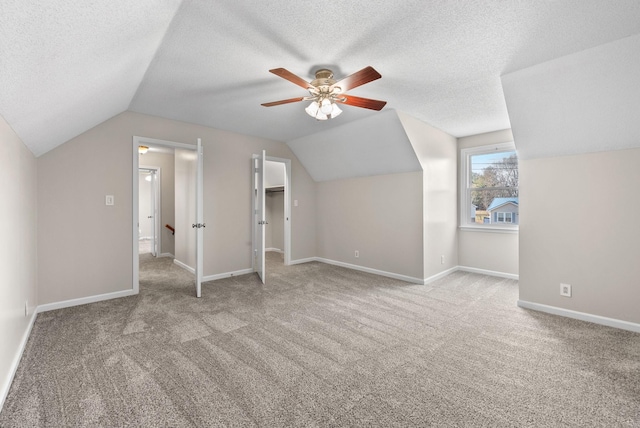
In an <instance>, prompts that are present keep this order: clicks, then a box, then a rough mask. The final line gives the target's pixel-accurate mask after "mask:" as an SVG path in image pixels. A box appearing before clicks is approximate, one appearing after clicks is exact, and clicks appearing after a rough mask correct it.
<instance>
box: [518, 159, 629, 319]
mask: <svg viewBox="0 0 640 428" xmlns="http://www.w3.org/2000/svg"><path fill="white" fill-rule="evenodd" d="M639 165H640V149H627V150H618V151H610V152H600V153H590V154H582V155H573V156H560V157H550V158H540V159H530V160H524V161H521V162H520V177H521V185H520V189H521V198H520V202H521V206H520V299H521V300H524V301H528V302H534V303H541V304H545V305H550V306H555V307H559V308H564V309H570V310H574V311H579V312H585V313H589V314H594V315H600V316H604V317H609V318H614V319H620V320H624V321H629V322H634V323H640V310H639V309H638V302H640V263H638V260H639V255H640V252H639V248H640V246H639V243H640V228H638V226H637V219H636V217H637V213H638V212H640V198H638V197H637V193H638V184H639V183H640V168H638V166H639ZM561 282H562V283H567V284H571V285H572V287H573V290H572V291H573V296H572V297H571V298H566V297H562V296H560V283H561Z"/></svg>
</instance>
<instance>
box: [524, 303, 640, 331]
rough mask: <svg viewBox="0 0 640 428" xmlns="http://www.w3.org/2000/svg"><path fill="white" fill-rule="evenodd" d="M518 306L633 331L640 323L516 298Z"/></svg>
mask: <svg viewBox="0 0 640 428" xmlns="http://www.w3.org/2000/svg"><path fill="white" fill-rule="evenodd" d="M518 306H519V307H521V308H524V309H531V310H534V311H538V312H545V313H548V314H552V315H560V316H563V317H567V318H573V319H576V320H580V321H587V322H590V323H594V324H600V325H604V326H607V327H614V328H619V329H621V330H628V331H633V332H635V333H640V324H636V323H633V322H629V321H623V320H619V319H615V318H608V317H603V316H600V315H593V314H588V313H585V312H578V311H573V310H571V309H564V308H559V307H557V306H549V305H543V304H542V303H534V302H528V301H526V300H518Z"/></svg>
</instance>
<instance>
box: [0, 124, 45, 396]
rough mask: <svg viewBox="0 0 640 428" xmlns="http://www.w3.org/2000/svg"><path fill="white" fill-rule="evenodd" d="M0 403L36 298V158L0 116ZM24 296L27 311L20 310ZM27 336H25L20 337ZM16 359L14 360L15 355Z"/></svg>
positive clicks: (36, 301)
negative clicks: (26, 314)
mask: <svg viewBox="0 0 640 428" xmlns="http://www.w3.org/2000/svg"><path fill="white" fill-rule="evenodd" d="M0 183H2V185H1V186H0V201H2V202H1V204H2V207H1V208H0V224H1V225H2V226H3V227H2V245H0V314H2V321H1V322H0V408H1V406H2V404H3V402H4V399H5V396H6V393H7V392H8V391H9V386H10V385H9V382H10V380H11V379H10V376H11V374H12V369H13V368H15V367H14V366H13V364H14V362H15V363H16V364H17V360H16V358H18V357H19V354H18V351H19V350H20V346H21V343H22V340H23V338H24V335H25V334H26V332H27V330H28V328H29V324H30V321H31V319H32V316H33V312H34V310H35V307H36V306H37V304H38V299H37V275H36V272H37V266H36V264H37V246H36V244H37V240H36V236H37V222H36V217H37V216H36V212H37V202H36V201H37V174H36V158H35V157H34V156H33V154H32V153H31V152H30V151H29V149H27V147H26V146H25V145H24V144H23V143H22V141H21V140H20V138H18V136H17V135H16V134H15V133H14V132H13V130H12V129H11V128H10V127H9V125H8V124H7V123H6V122H5V120H4V118H3V117H2V116H0ZM27 301H28V306H29V308H28V312H29V316H25V303H26V302H27ZM25 339H26V338H25ZM14 360H15V361H14Z"/></svg>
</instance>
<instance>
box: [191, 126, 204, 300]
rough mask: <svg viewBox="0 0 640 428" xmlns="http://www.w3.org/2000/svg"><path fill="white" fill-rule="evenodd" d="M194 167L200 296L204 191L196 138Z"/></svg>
mask: <svg viewBox="0 0 640 428" xmlns="http://www.w3.org/2000/svg"><path fill="white" fill-rule="evenodd" d="M196 151H197V167H196V222H195V224H194V225H193V227H194V228H195V229H196V297H202V272H203V270H204V266H203V265H204V254H203V253H204V251H203V250H204V227H205V224H204V207H203V205H204V192H203V181H204V174H203V159H202V156H203V152H202V141H201V140H200V138H198V148H197V150H196Z"/></svg>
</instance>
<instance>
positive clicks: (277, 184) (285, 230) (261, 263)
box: [252, 151, 291, 283]
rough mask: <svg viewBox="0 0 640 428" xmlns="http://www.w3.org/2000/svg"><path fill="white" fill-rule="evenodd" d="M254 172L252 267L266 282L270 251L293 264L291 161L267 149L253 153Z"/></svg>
mask: <svg viewBox="0 0 640 428" xmlns="http://www.w3.org/2000/svg"><path fill="white" fill-rule="evenodd" d="M252 171H253V177H252V183H253V184H252V194H253V198H252V199H253V215H252V218H253V222H252V236H253V245H252V267H253V270H254V271H255V272H257V273H258V276H259V277H260V279H261V280H262V282H263V283H264V282H265V278H266V271H265V269H266V267H265V260H266V259H267V253H270V254H269V255H270V257H268V259H269V261H270V262H271V261H273V260H275V262H276V263H281V264H282V265H284V266H288V265H290V264H291V160H290V159H283V158H276V157H272V156H267V155H266V152H264V151H263V154H262V155H253V159H252ZM275 254H277V255H278V256H277V257H271V256H274V255H275Z"/></svg>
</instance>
